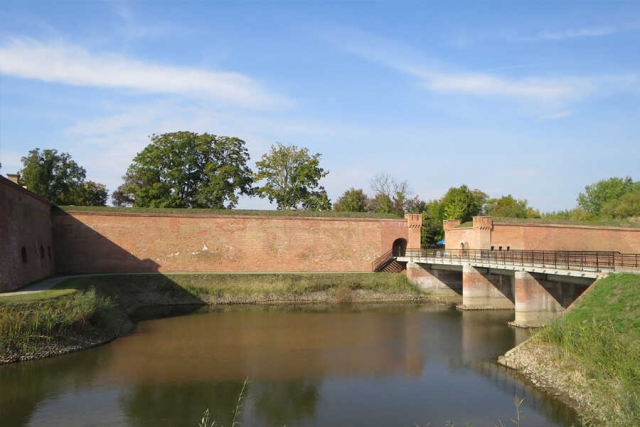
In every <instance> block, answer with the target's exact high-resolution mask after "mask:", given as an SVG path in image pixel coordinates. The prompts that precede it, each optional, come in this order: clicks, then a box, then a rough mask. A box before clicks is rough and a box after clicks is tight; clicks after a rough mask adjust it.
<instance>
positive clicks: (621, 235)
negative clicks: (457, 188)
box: [445, 218, 640, 253]
mask: <svg viewBox="0 0 640 427" xmlns="http://www.w3.org/2000/svg"><path fill="white" fill-rule="evenodd" d="M487 219H490V218H485V219H484V220H483V222H482V223H481V222H479V221H478V224H476V221H474V227H473V228H453V229H449V230H447V231H446V238H445V240H446V246H447V248H448V249H460V247H461V243H469V247H468V248H469V249H491V246H493V247H494V249H495V250H498V249H499V248H500V246H502V250H507V248H509V249H511V250H522V249H524V250H571V251H619V252H622V253H640V228H616V227H589V226H577V225H551V224H544V225H543V224H540V225H538V224H509V223H493V224H492V225H491V228H489V227H490V226H489V224H488V222H487ZM480 225H481V226H480ZM489 233H490V234H489ZM487 237H488V238H487Z"/></svg>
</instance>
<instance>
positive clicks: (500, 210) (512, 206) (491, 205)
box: [485, 194, 540, 218]
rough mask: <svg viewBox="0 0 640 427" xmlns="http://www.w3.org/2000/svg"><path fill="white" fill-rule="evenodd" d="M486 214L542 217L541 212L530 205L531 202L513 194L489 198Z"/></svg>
mask: <svg viewBox="0 0 640 427" xmlns="http://www.w3.org/2000/svg"><path fill="white" fill-rule="evenodd" d="M485 214H486V215H489V216H494V217H502V218H540V213H539V212H538V211H537V210H535V209H533V208H531V207H529V202H527V201H526V200H517V199H514V198H513V196H512V195H511V194H509V195H508V196H502V197H500V198H499V199H489V200H487V203H486V205H485Z"/></svg>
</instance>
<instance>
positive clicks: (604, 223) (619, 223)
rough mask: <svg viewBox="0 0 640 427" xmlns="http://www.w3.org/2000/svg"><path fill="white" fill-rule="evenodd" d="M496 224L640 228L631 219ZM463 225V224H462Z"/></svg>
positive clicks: (533, 220) (521, 220)
mask: <svg viewBox="0 0 640 427" xmlns="http://www.w3.org/2000/svg"><path fill="white" fill-rule="evenodd" d="M493 222H494V223H495V224H500V223H507V224H525V225H526V224H533V225H535V224H540V225H578V226H585V227H622V228H640V221H637V220H629V219H594V220H591V221H573V220H566V219H553V218H501V217H496V218H493ZM461 225H463V224H461Z"/></svg>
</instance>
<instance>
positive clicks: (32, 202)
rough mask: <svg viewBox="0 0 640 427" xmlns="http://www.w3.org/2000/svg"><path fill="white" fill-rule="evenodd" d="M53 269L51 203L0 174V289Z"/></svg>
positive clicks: (47, 274) (20, 283)
mask: <svg viewBox="0 0 640 427" xmlns="http://www.w3.org/2000/svg"><path fill="white" fill-rule="evenodd" d="M54 272H55V264H54V255H53V243H52V237H51V205H50V204H49V203H47V202H46V201H44V200H42V199H41V198H39V197H37V196H36V195H35V194H33V193H31V192H30V191H27V190H25V189H24V188H22V187H20V186H19V185H17V184H14V183H13V182H11V181H9V180H8V179H6V178H4V177H2V176H0V292H6V291H9V290H12V289H16V288H18V287H20V286H22V285H25V284H27V283H30V282H33V281H36V280H38V279H42V278H43V277H46V276H49V275H51V274H53V273H54Z"/></svg>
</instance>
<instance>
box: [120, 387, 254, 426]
mask: <svg viewBox="0 0 640 427" xmlns="http://www.w3.org/2000/svg"><path fill="white" fill-rule="evenodd" d="M241 389H242V382H231V381H227V382H220V383H195V384H193V383H192V384H162V383H157V384H140V385H136V386H134V387H132V388H131V391H130V392H129V393H127V394H124V395H123V396H121V397H120V407H121V409H122V411H123V412H124V413H125V414H126V416H127V418H128V422H129V423H131V425H134V426H140V427H159V426H190V427H191V426H197V425H198V422H199V421H200V418H201V417H202V413H203V412H204V410H205V409H207V408H209V412H210V414H211V419H212V420H215V421H216V425H223V426H230V425H231V423H232V421H233V411H234V409H235V406H236V402H237V400H238V396H239V395H240V390H241ZM249 389H251V384H250V385H249V386H248V389H247V390H245V392H246V391H248V390H249Z"/></svg>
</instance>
